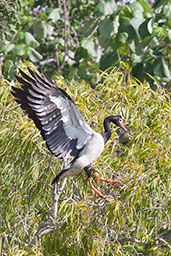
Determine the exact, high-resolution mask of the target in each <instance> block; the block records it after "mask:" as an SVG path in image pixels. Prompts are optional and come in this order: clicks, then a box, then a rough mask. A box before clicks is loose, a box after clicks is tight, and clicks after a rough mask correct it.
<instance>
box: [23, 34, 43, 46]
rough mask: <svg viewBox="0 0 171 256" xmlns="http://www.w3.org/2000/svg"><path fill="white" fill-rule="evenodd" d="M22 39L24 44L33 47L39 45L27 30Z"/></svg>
mask: <svg viewBox="0 0 171 256" xmlns="http://www.w3.org/2000/svg"><path fill="white" fill-rule="evenodd" d="M24 39H25V43H26V45H28V46H31V47H33V48H36V47H38V46H39V45H40V44H39V42H38V41H37V40H36V39H35V38H34V36H33V35H32V34H30V33H29V32H25V33H24Z"/></svg>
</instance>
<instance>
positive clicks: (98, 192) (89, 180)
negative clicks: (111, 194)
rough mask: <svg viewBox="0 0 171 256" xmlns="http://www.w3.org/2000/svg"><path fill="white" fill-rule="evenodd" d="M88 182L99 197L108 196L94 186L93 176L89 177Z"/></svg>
mask: <svg viewBox="0 0 171 256" xmlns="http://www.w3.org/2000/svg"><path fill="white" fill-rule="evenodd" d="M88 184H89V187H90V188H91V189H92V190H93V191H94V192H95V193H96V194H97V195H98V196H99V197H102V198H106V197H107V196H106V195H103V194H102V193H101V192H100V191H99V190H97V189H96V188H95V187H94V186H93V184H92V180H91V177H90V178H88Z"/></svg>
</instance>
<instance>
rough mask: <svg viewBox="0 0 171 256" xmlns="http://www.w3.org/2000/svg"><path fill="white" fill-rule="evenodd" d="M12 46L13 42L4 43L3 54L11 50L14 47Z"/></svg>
mask: <svg viewBox="0 0 171 256" xmlns="http://www.w3.org/2000/svg"><path fill="white" fill-rule="evenodd" d="M14 47H15V44H13V43H12V44H11V43H9V44H6V45H4V47H2V51H3V52H4V54H8V53H9V52H11V51H12V50H13V49H14Z"/></svg>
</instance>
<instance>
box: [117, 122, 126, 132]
mask: <svg viewBox="0 0 171 256" xmlns="http://www.w3.org/2000/svg"><path fill="white" fill-rule="evenodd" d="M119 127H120V128H122V130H124V131H125V132H127V131H128V130H127V129H126V127H125V125H124V123H123V120H119Z"/></svg>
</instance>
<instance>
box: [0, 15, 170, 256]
mask: <svg viewBox="0 0 171 256" xmlns="http://www.w3.org/2000/svg"><path fill="white" fill-rule="evenodd" d="M106 11H107V10H106ZM126 75H127V73H126V72H125V73H122V72H120V71H117V70H116V69H114V70H111V69H110V70H108V71H107V72H104V73H102V74H101V76H100V78H101V80H103V83H100V84H98V86H97V87H96V89H95V90H93V89H92V88H91V87H90V86H88V85H87V84H85V83H82V84H81V85H80V84H79V83H76V82H74V81H72V82H71V84H70V86H68V85H67V84H65V82H64V81H63V80H62V79H60V80H58V81H57V84H58V85H59V86H60V87H62V88H64V89H65V90H66V91H67V92H68V93H69V94H70V95H71V97H72V98H74V99H75V100H76V104H77V106H78V108H79V109H80V111H81V112H82V113H83V114H84V116H85V118H86V119H87V121H88V123H89V124H90V125H91V127H92V128H94V129H96V130H97V131H101V130H102V124H103V119H104V118H105V117H106V116H107V115H110V114H118V113H121V114H122V115H123V117H124V120H125V123H126V124H127V128H128V129H129V131H130V132H129V134H126V135H123V134H122V133H121V132H120V130H119V129H118V128H116V127H114V126H113V127H112V130H113V135H112V138H111V139H110V141H109V142H108V143H107V145H106V147H105V150H104V152H103V154H102V156H101V158H100V159H99V160H98V161H97V162H96V164H95V169H96V170H97V171H98V172H99V174H101V175H102V176H104V177H108V178H110V177H117V176H120V180H121V183H120V185H119V186H116V185H112V186H111V187H110V186H108V185H107V186H106V184H103V183H101V184H96V186H98V187H99V189H100V190H101V191H103V192H105V193H106V194H108V195H110V196H111V198H109V200H104V199H100V198H97V196H96V195H94V194H93V192H92V191H90V190H89V187H88V184H87V178H86V176H85V174H84V173H83V174H81V175H79V176H77V177H74V178H71V179H69V178H68V179H67V183H66V185H65V187H64V189H63V193H62V194H61V197H60V200H59V211H58V216H57V221H64V224H63V225H62V226H61V227H60V228H56V230H54V231H53V232H51V233H49V234H45V235H44V236H43V237H42V243H41V245H38V244H37V245H35V247H32V248H31V249H30V248H28V246H27V245H28V244H29V243H30V241H31V240H32V238H33V236H34V235H35V233H36V231H37V228H38V225H39V223H40V221H47V219H48V217H49V214H51V212H52V207H53V202H52V193H53V187H52V186H51V185H50V184H51V181H52V179H53V177H54V172H55V173H57V172H59V170H60V169H61V168H62V162H59V161H58V160H57V159H56V158H55V157H52V156H51V155H50V154H49V153H48V151H47V149H46V147H45V143H44V142H43V141H42V139H41V138H40V134H39V132H38V130H37V129H36V128H35V126H34V124H33V123H32V122H31V121H30V120H29V119H28V117H27V116H26V115H25V114H24V113H23V112H22V111H21V109H20V107H19V106H18V105H16V103H15V102H14V99H13V97H12V96H11V94H10V90H11V89H10V87H11V86H10V84H9V83H8V82H7V81H4V83H1V87H0V111H1V113H0V116H1V119H0V122H1V131H0V159H1V160H0V167H1V172H0V182H1V184H0V186H1V192H0V193H1V194H0V200H1V201H0V208H1V209H0V222H1V223H0V234H1V236H0V251H1V253H2V255H4V256H5V255H47V256H48V255H49V256H50V255H54V256H55V255H92V256H93V255H104V256H107V255H108V256H109V255H128V256H129V255H138V254H141V255H161V256H167V255H168V256H169V255H170V254H169V251H170V247H169V246H170V245H169V244H167V241H168V242H169V239H168V236H169V234H170V233H169V232H170V231H169V229H170V225H171V223H170V217H169V216H170V214H171V208H170V203H171V202H170V194H171V191H170V187H171V186H170V171H171V158H170V150H171V135H170V133H171V101H170V96H171V95H170V94H169V93H168V92H167V91H165V90H163V89H162V88H161V87H160V86H158V88H157V90H156V91H153V90H151V89H150V86H149V84H148V83H140V82H139V81H136V80H132V79H131V78H130V77H129V76H128V77H127V82H126V79H125V77H126ZM119 142H120V143H119ZM123 142H124V144H122V143H123ZM93 182H94V183H95V180H93ZM162 232H164V234H165V235H160V236H157V235H158V234H159V233H162ZM158 237H160V238H162V239H164V241H165V242H163V241H161V240H157V239H158ZM129 239H130V240H129Z"/></svg>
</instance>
